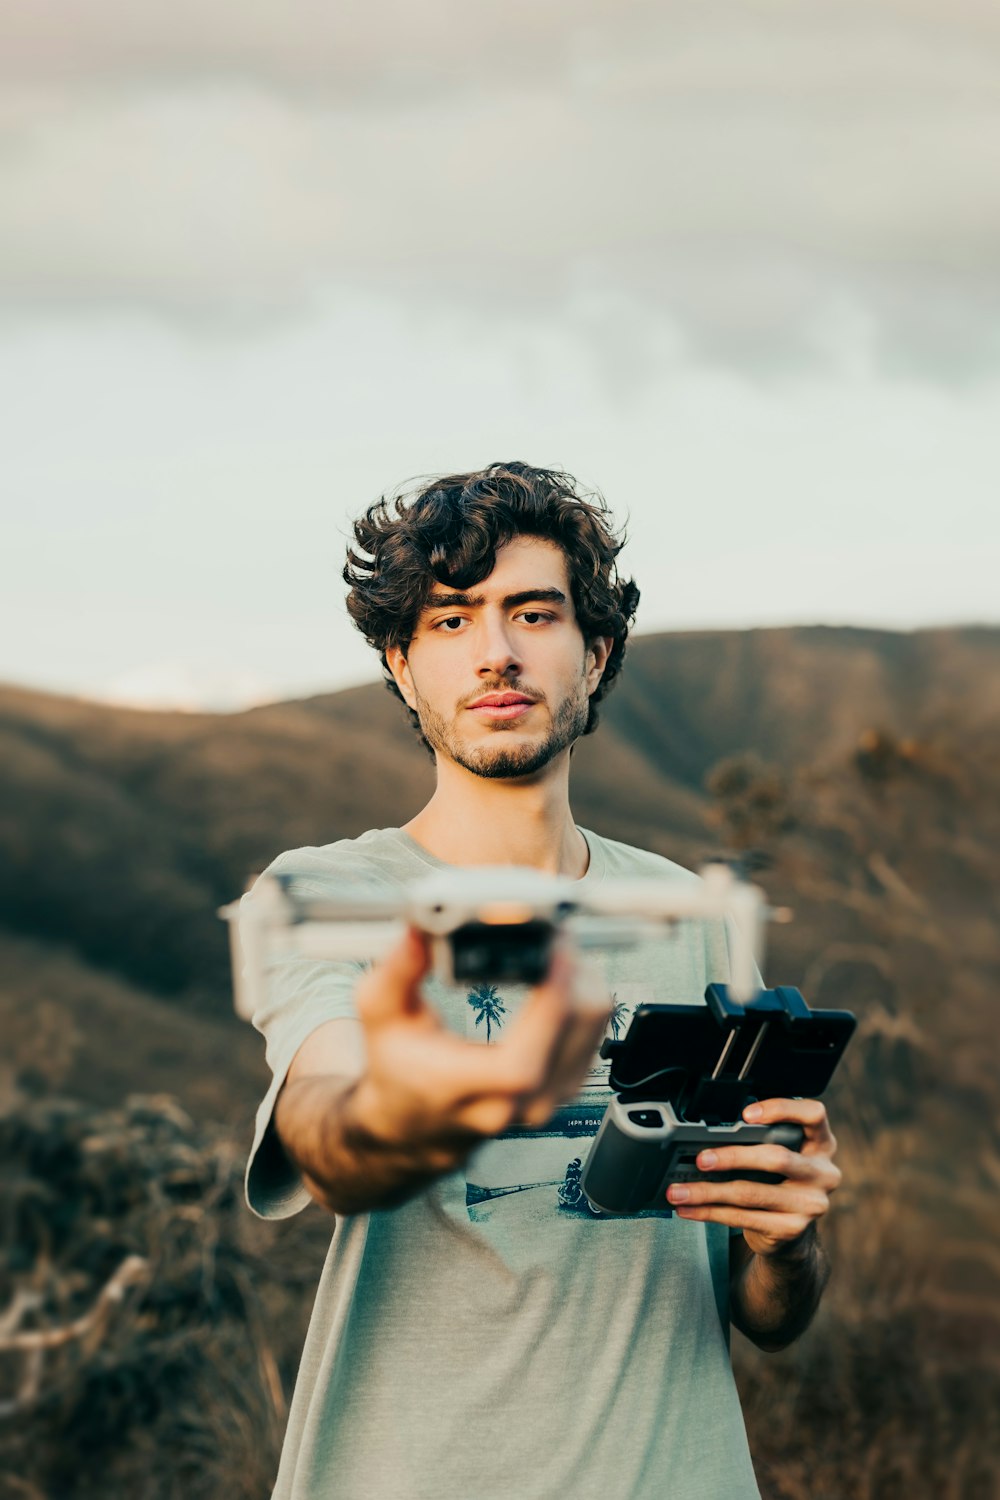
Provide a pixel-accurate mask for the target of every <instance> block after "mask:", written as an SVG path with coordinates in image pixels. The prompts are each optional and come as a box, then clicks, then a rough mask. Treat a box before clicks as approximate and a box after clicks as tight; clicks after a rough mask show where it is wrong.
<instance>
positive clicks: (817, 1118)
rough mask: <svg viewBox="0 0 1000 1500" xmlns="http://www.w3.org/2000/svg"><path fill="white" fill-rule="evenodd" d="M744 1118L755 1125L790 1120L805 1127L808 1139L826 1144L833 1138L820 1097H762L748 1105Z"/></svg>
mask: <svg viewBox="0 0 1000 1500" xmlns="http://www.w3.org/2000/svg"><path fill="white" fill-rule="evenodd" d="M743 1118H744V1120H749V1121H751V1122H752V1123H753V1124H754V1125H776V1124H778V1123H779V1122H781V1121H785V1120H788V1121H791V1122H792V1123H793V1124H796V1125H802V1126H804V1127H805V1132H806V1139H807V1141H810V1142H813V1143H817V1144H826V1143H827V1142H829V1141H832V1140H833V1133H832V1131H831V1130H830V1122H829V1120H828V1119H827V1114H826V1105H825V1104H823V1103H822V1101H821V1100H819V1099H760V1100H758V1101H757V1103H756V1104H748V1105H747V1107H746V1109H745V1110H744V1111H743Z"/></svg>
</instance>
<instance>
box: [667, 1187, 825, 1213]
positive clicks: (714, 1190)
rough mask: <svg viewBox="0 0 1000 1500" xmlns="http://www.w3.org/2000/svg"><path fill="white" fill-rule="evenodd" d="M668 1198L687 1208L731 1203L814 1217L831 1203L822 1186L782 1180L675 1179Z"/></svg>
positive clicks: (719, 1205)
mask: <svg viewBox="0 0 1000 1500" xmlns="http://www.w3.org/2000/svg"><path fill="white" fill-rule="evenodd" d="M667 1199H668V1201H669V1202H670V1203H682V1204H683V1205H684V1207H685V1208H708V1207H722V1206H725V1205H731V1206H733V1207H738V1208H753V1209H761V1210H762V1211H764V1212H766V1213H778V1214H782V1213H785V1214H804V1215H805V1216H806V1217H807V1218H812V1219H818V1218H821V1217H822V1216H823V1214H825V1213H826V1211H827V1209H828V1208H829V1206H830V1201H829V1199H828V1198H827V1195H826V1194H825V1193H824V1192H822V1191H821V1190H820V1189H819V1188H798V1187H792V1186H791V1185H790V1184H786V1183H780V1182H684V1183H671V1185H670V1187H669V1188H668V1189H667Z"/></svg>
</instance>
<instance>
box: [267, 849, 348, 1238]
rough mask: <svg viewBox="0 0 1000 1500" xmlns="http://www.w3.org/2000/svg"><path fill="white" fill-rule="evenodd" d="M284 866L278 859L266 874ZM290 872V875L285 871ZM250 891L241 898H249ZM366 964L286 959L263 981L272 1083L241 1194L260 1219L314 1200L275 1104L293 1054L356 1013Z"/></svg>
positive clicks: (286, 1214) (283, 1215) (305, 887)
mask: <svg viewBox="0 0 1000 1500" xmlns="http://www.w3.org/2000/svg"><path fill="white" fill-rule="evenodd" d="M276 868H277V869H281V870H282V872H283V873H284V872H285V871H286V870H287V869H288V867H287V866H285V865H283V864H281V862H280V861H276V862H275V865H272V866H271V867H270V869H269V871H268V872H267V873H269V874H270V873H273V872H274V871H275V870H276ZM289 873H292V872H289ZM296 888H297V889H301V891H302V893H303V894H304V895H322V894H324V893H323V891H322V890H321V889H318V888H312V889H311V888H310V884H309V882H308V881H302V882H299V881H297V882H296ZM252 895H253V891H252V890H251V891H250V892H249V893H248V896H245V897H244V898H243V900H244V901H246V900H247V899H249V897H252ZM363 968H364V965H363V964H362V963H339V962H337V963H335V962H327V961H324V960H319V959H314V958H303V957H299V956H288V957H282V958H280V959H277V960H274V961H272V962H271V964H270V965H269V966H268V968H267V970H266V973H265V976H264V979H265V982H264V986H263V998H262V1000H261V1001H260V1003H259V1005H258V1006H257V1009H256V1010H255V1011H254V1014H253V1017H252V1020H253V1024H254V1026H255V1027H256V1028H257V1030H258V1031H259V1032H261V1034H262V1035H263V1037H264V1041H265V1044H266V1046H265V1055H266V1058H267V1064H268V1067H269V1068H270V1070H271V1084H270V1087H269V1088H268V1091H267V1093H266V1094H265V1095H264V1098H263V1100H262V1101H261V1104H260V1107H259V1109H258V1110H257V1119H256V1125H255V1128H254V1137H253V1145H252V1147H251V1149H250V1156H249V1159H248V1161H247V1167H246V1177H245V1192H246V1200H247V1203H248V1205H249V1207H250V1208H251V1209H252V1210H253V1212H254V1213H255V1214H257V1215H258V1216H259V1217H260V1218H263V1219H287V1218H290V1217H291V1215H292V1214H296V1213H298V1212H299V1210H300V1209H302V1208H305V1206H306V1205H307V1204H308V1203H310V1202H311V1201H312V1200H311V1198H310V1196H309V1193H308V1191H307V1189H306V1187H305V1185H304V1184H303V1182H302V1178H301V1176H300V1174H299V1172H298V1171H297V1169H296V1168H295V1167H294V1166H293V1164H292V1163H291V1162H290V1161H289V1159H288V1157H287V1156H286V1154H285V1151H284V1148H283V1147H282V1144H281V1141H280V1139H279V1138H278V1133H277V1131H276V1130H275V1127H274V1105H275V1101H276V1100H277V1097H278V1094H279V1093H280V1091H281V1087H282V1085H283V1084H284V1081H285V1077H286V1075H287V1073H288V1069H289V1067H290V1066H291V1063H292V1059H293V1058H294V1057H295V1054H296V1052H298V1050H299V1048H300V1047H301V1046H302V1043H303V1042H304V1041H305V1040H306V1038H307V1037H308V1036H310V1035H311V1034H312V1032H314V1031H315V1030H316V1028H317V1027H318V1026H322V1025H323V1024H324V1022H326V1021H336V1020H342V1019H352V1018H354V1017H355V1015H356V1011H355V1006H354V989H355V986H356V984H357V981H358V977H359V975H360V974H361V972H362V970H363Z"/></svg>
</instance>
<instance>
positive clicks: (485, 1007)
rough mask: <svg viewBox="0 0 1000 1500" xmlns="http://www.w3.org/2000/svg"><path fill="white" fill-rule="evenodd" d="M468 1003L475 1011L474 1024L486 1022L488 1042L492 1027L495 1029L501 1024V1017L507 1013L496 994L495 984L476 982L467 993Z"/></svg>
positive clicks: (498, 1028)
mask: <svg viewBox="0 0 1000 1500" xmlns="http://www.w3.org/2000/svg"><path fill="white" fill-rule="evenodd" d="M469 1004H470V1005H471V1006H472V1009H473V1010H474V1011H475V1012H476V1025H477V1026H480V1025H482V1023H483V1021H484V1020H485V1022H486V1040H487V1042H489V1040H490V1033H491V1029H492V1027H494V1026H495V1027H496V1029H497V1031H499V1030H500V1028H501V1026H502V1025H503V1017H504V1016H505V1015H506V1014H507V1008H506V1006H505V1005H504V1003H503V1001H502V1000H501V999H500V996H499V995H498V994H497V987H496V985H495V984H477V985H476V987H475V989H474V990H472V991H470V993H469Z"/></svg>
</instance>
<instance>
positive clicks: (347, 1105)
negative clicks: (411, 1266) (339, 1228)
mask: <svg viewBox="0 0 1000 1500" xmlns="http://www.w3.org/2000/svg"><path fill="white" fill-rule="evenodd" d="M359 1083H360V1080H352V1079H348V1078H340V1077H330V1076H327V1075H322V1076H315V1077H306V1078H300V1079H296V1080H295V1081H294V1082H291V1083H287V1084H286V1085H285V1087H284V1088H283V1089H282V1091H281V1093H280V1094H279V1096H278V1102H277V1105H276V1107H275V1128H276V1130H277V1132H278V1136H279V1139H280V1140H281V1144H282V1146H283V1147H284V1150H285V1153H286V1155H287V1156H288V1158H289V1160H290V1161H291V1162H292V1163H293V1164H294V1166H296V1167H297V1168H298V1170H299V1171H300V1172H301V1174H302V1177H303V1181H304V1182H305V1184H306V1187H307V1188H308V1189H309V1192H310V1193H311V1194H312V1196H313V1197H314V1198H315V1199H316V1200H317V1202H319V1203H322V1204H323V1206H324V1207H325V1208H328V1209H329V1210H330V1211H331V1213H336V1214H356V1213H367V1212H369V1211H371V1210H373V1209H382V1208H394V1207H396V1206H397V1205H398V1204H400V1203H404V1202H405V1201H406V1200H407V1199H408V1198H412V1197H413V1196H414V1195H415V1194H416V1193H418V1192H419V1191H420V1190H421V1189H422V1188H424V1187H426V1186H427V1185H428V1184H429V1183H431V1182H433V1181H434V1179H435V1178H437V1177H440V1176H441V1175H443V1174H444V1173H446V1172H450V1171H454V1170H455V1168H456V1167H457V1166H459V1165H460V1164H461V1162H462V1161H463V1160H464V1158H465V1156H466V1155H467V1154H468V1152H469V1150H470V1149H471V1147H472V1145H473V1144H475V1139H474V1138H473V1137H471V1135H470V1134H469V1133H466V1132H452V1133H451V1134H450V1135H448V1136H442V1137H438V1138H436V1139H430V1140H424V1141H422V1142H420V1143H419V1144H417V1143H414V1142H413V1141H406V1142H403V1143H401V1144H396V1143H394V1142H392V1141H388V1140H385V1139H384V1138H382V1137H381V1136H380V1135H379V1134H378V1131H377V1125H375V1124H374V1122H370V1121H369V1119H368V1118H367V1116H366V1113H365V1111H364V1110H363V1109H359V1107H358V1089H359Z"/></svg>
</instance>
